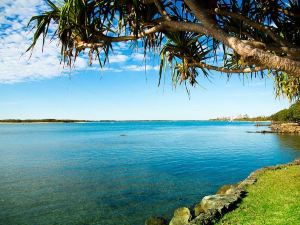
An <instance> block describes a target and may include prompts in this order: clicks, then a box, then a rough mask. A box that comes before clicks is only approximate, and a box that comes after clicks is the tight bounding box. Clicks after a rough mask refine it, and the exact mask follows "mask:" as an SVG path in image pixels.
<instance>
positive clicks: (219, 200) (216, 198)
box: [201, 193, 240, 214]
mask: <svg viewBox="0 0 300 225" xmlns="http://www.w3.org/2000/svg"><path fill="white" fill-rule="evenodd" d="M239 198H240V196H239V195H238V194H235V193H234V194H226V195H220V194H217V195H209V196H206V197H204V198H203V199H202V201H201V207H202V209H203V210H204V212H208V211H211V210H217V211H218V212H220V213H221V214H222V213H224V212H226V211H228V209H229V208H230V207H231V206H232V205H233V204H234V203H236V202H237V201H238V200H239Z"/></svg>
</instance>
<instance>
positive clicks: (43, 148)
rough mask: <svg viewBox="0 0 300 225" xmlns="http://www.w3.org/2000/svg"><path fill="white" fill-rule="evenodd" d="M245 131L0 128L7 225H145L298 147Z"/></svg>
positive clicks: (246, 126) (229, 126) (164, 125)
mask: <svg viewBox="0 0 300 225" xmlns="http://www.w3.org/2000/svg"><path fill="white" fill-rule="evenodd" d="M258 129H266V127H258V128H257V127H255V126H254V124H253V123H247V122H245V123H242V122H232V123H227V122H208V121H207V122H203V121H202V122H199V121H198V122H195V121H185V122H178V121H177V122H111V123H82V124H26V125H25V124H15V125H12V124H7V125H4V124H2V125H0V224H1V225H36V224H42V225H48V224H49V225H50V224H51V225H52V224H67V225H68V224H74V225H75V224H76V225H84V224H85V225H90V224H99V225H142V224H144V221H145V219H146V218H148V217H150V216H152V215H156V216H164V217H170V216H171V215H172V213H173V210H174V209H176V208H177V207H180V206H189V207H191V206H193V205H194V204H195V203H197V202H199V201H200V200H201V198H202V197H203V196H204V195H208V194H213V193H215V192H216V191H217V189H218V188H219V187H220V186H222V185H223V184H229V183H235V182H238V181H239V180H242V179H244V178H245V177H246V176H248V174H249V173H250V172H251V171H253V170H255V169H257V168H260V167H262V166H267V165H274V164H278V163H285V162H288V161H291V160H293V159H295V158H297V157H300V137H299V136H291V135H276V134H256V133H247V131H256V130H258Z"/></svg>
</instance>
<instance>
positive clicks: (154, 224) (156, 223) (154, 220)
mask: <svg viewBox="0 0 300 225" xmlns="http://www.w3.org/2000/svg"><path fill="white" fill-rule="evenodd" d="M167 224H168V223H167V220H166V219H164V218H162V217H150V218H149V219H147V220H146V222H145V225H167Z"/></svg>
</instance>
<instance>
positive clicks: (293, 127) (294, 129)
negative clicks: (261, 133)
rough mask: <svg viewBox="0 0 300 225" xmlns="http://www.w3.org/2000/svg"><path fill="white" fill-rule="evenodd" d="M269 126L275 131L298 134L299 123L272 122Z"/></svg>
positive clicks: (299, 129)
mask: <svg viewBox="0 0 300 225" xmlns="http://www.w3.org/2000/svg"><path fill="white" fill-rule="evenodd" d="M270 127H271V130H272V131H273V132H276V133H289V134H300V125H299V124H298V123H281V124H272V125H271V126H270Z"/></svg>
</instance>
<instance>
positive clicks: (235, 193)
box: [145, 159, 300, 225]
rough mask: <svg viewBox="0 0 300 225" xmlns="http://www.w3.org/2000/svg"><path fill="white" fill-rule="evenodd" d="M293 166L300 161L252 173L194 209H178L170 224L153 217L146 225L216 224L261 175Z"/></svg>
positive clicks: (205, 199) (222, 188)
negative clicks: (268, 171)
mask: <svg viewBox="0 0 300 225" xmlns="http://www.w3.org/2000/svg"><path fill="white" fill-rule="evenodd" d="M292 165H300V159H297V160H295V161H294V162H292V163H288V164H283V165H277V166H270V167H264V168H262V169H259V170H256V171H255V172H253V173H251V174H250V175H249V176H248V177H247V178H246V179H245V180H243V181H242V182H240V183H238V184H236V185H225V186H223V187H221V188H220V189H219V191H218V192H217V194H215V195H208V196H205V197H204V198H203V199H202V200H201V202H200V203H199V204H197V205H196V206H195V207H194V209H189V208H186V207H181V208H178V209H176V210H175V212H174V216H173V218H172V219H171V221H170V222H169V223H168V222H167V220H165V219H162V218H159V217H152V218H150V219H148V220H147V221H146V222H145V225H168V224H169V225H207V224H214V222H216V221H217V220H219V219H220V218H221V217H222V216H223V215H224V214H225V213H227V212H230V211H231V210H233V209H234V208H236V206H237V204H238V203H239V202H240V201H241V199H242V198H243V197H245V195H246V192H247V191H246V189H247V187H248V186H249V185H253V184H254V183H255V182H256V180H257V177H258V176H259V175H260V174H262V173H264V172H265V171H267V170H278V169H282V168H285V167H287V166H292Z"/></svg>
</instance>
